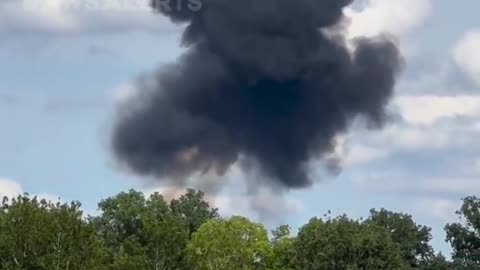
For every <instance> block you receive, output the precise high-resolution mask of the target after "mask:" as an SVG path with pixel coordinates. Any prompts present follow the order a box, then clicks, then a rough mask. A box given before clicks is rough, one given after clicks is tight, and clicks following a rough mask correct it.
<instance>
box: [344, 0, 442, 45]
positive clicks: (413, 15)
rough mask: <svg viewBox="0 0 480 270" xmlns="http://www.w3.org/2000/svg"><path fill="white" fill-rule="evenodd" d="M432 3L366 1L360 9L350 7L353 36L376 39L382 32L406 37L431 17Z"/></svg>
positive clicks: (422, 1)
mask: <svg viewBox="0 0 480 270" xmlns="http://www.w3.org/2000/svg"><path fill="white" fill-rule="evenodd" d="M431 9H432V3H431V0H365V3H364V5H363V7H362V8H361V9H359V10H356V9H352V8H348V9H347V10H346V14H347V16H348V17H350V18H351V21H352V22H351V25H350V27H349V29H348V30H349V34H350V36H352V37H358V36H374V35H377V34H379V33H382V32H389V33H391V34H394V35H405V34H408V33H410V32H411V31H413V30H415V29H416V28H417V27H419V26H420V25H422V23H423V22H424V21H425V20H426V19H427V18H428V17H429V16H430V14H431Z"/></svg>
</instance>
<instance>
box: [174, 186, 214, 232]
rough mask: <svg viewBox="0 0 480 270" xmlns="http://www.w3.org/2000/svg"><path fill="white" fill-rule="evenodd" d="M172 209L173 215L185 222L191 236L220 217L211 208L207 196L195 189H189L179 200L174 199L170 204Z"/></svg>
mask: <svg viewBox="0 0 480 270" xmlns="http://www.w3.org/2000/svg"><path fill="white" fill-rule="evenodd" d="M170 208H171V209H172V212H173V214H174V215H176V216H177V217H179V218H180V219H181V220H182V221H183V224H184V226H185V229H186V230H187V232H188V235H189V236H191V235H192V233H194V232H196V231H197V230H198V228H199V227H200V225H202V224H203V223H204V222H205V221H207V220H209V219H213V218H218V217H219V215H218V210H217V209H216V208H211V207H210V204H209V203H208V202H207V201H206V200H205V194H204V193H203V192H201V191H195V190H193V189H187V192H186V193H185V194H184V195H182V196H180V198H179V199H173V200H172V201H171V202H170Z"/></svg>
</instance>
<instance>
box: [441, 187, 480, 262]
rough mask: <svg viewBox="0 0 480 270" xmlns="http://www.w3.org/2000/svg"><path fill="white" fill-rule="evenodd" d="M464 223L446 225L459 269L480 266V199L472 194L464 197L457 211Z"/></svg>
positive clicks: (453, 255)
mask: <svg viewBox="0 0 480 270" xmlns="http://www.w3.org/2000/svg"><path fill="white" fill-rule="evenodd" d="M456 213H457V214H458V215H459V217H460V218H461V219H464V224H461V223H453V224H447V225H446V226H445V231H446V233H447V237H446V240H447V241H448V242H449V243H450V244H451V246H452V249H453V254H452V258H453V260H454V264H455V266H456V267H457V268H459V269H465V270H466V269H479V268H480V199H479V198H477V197H475V196H471V197H466V198H464V199H463V204H462V207H461V208H460V210H458V211H457V212H456Z"/></svg>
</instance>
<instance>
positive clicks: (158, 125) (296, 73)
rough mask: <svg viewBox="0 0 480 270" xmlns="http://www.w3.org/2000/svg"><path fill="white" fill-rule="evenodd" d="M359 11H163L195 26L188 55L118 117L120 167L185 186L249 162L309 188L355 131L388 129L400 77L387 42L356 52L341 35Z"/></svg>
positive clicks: (187, 39) (234, 0) (176, 7)
mask: <svg viewBox="0 0 480 270" xmlns="http://www.w3.org/2000/svg"><path fill="white" fill-rule="evenodd" d="M178 1H180V0H178ZM350 2H351V1H350V0H190V1H189V2H188V1H187V0H185V1H184V3H182V2H177V1H173V0H171V1H168V2H166V1H165V0H163V1H162V0H158V2H154V3H153V4H152V5H153V6H154V8H156V10H157V11H159V12H160V13H163V14H164V15H166V16H168V17H169V18H170V19H171V20H172V21H173V22H175V23H186V24H187V27H186V30H185V32H184V34H183V44H184V45H185V46H186V47H187V48H188V49H187V52H186V53H185V54H184V55H183V56H182V57H180V58H179V59H178V61H177V62H176V63H173V64H171V65H168V66H165V67H163V68H162V69H161V70H160V71H159V72H158V73H156V74H155V76H154V77H153V78H149V79H148V80H144V81H143V82H140V83H139V84H138V86H137V87H138V88H140V90H139V94H138V96H137V97H135V98H134V99H132V100H131V101H130V102H129V103H127V104H126V105H124V106H121V107H120V109H119V114H118V119H117V122H116V125H115V126H114V130H113V140H112V145H113V149H114V153H115V155H116V157H117V158H118V160H120V161H121V162H122V163H123V164H124V165H126V166H127V167H128V168H129V169H131V170H133V171H134V172H135V173H138V174H140V175H143V176H154V177H156V178H159V179H173V181H174V182H175V184H177V185H183V184H185V179H187V178H188V177H189V176H191V175H192V174H193V173H202V172H203V173H212V172H215V173H216V174H219V175H222V174H224V173H225V172H226V170H227V169H228V168H230V166H232V164H234V163H236V161H238V160H239V158H240V157H242V159H245V160H247V161H248V163H249V164H250V165H251V164H254V165H255V166H249V168H252V167H253V168H256V170H257V172H260V173H261V174H262V175H264V176H265V177H264V178H265V179H266V180H265V181H267V182H268V183H270V184H272V185H274V186H276V185H278V186H283V187H286V188H299V187H305V186H309V185H311V184H312V182H313V181H314V179H311V178H310V177H309V171H308V169H307V164H308V163H309V161H311V160H314V159H321V158H322V157H325V156H326V155H327V154H329V153H331V152H332V150H333V147H334V143H333V141H334V139H335V137H336V136H337V135H339V134H341V133H344V132H346V131H347V128H348V126H349V124H350V123H351V122H352V120H354V119H356V118H358V117H362V118H364V119H367V120H368V121H369V122H371V123H374V124H381V123H382V122H383V121H384V120H385V115H386V114H385V106H386V105H387V104H388V102H389V100H390V98H391V96H392V91H393V87H394V84H395V78H396V75H397V73H398V71H399V68H400V63H401V60H400V55H399V51H398V49H397V47H396V45H395V43H394V42H392V41H391V40H389V39H388V38H387V37H377V38H373V39H367V38H360V39H357V40H356V41H355V42H354V47H353V49H348V48H347V46H346V41H345V37H344V34H343V32H342V30H341V27H340V26H338V25H340V22H341V21H343V20H342V19H343V12H342V10H343V8H344V7H345V6H347V5H349V4H350ZM207 188H208V187H207Z"/></svg>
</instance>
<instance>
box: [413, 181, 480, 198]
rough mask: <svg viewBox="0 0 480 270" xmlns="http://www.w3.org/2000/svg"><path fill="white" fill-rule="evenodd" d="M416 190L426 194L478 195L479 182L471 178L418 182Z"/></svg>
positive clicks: (479, 191)
mask: <svg viewBox="0 0 480 270" xmlns="http://www.w3.org/2000/svg"><path fill="white" fill-rule="evenodd" d="M416 186H417V188H418V189H420V190H422V191H427V192H443V193H453V194H460V195H471V194H478V193H480V181H478V179H473V178H461V177H459V178H446V179H428V180H424V181H420V182H419V183H418V184H417V185H416Z"/></svg>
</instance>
